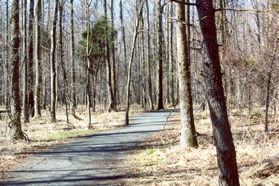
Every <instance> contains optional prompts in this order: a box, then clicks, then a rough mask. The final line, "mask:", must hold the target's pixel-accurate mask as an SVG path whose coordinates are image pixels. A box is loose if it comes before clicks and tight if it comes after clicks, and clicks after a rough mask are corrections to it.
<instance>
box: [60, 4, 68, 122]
mask: <svg viewBox="0 0 279 186" xmlns="http://www.w3.org/2000/svg"><path fill="white" fill-rule="evenodd" d="M63 16H64V0H61V1H60V4H59V50H60V52H59V54H60V63H61V68H62V72H63V86H64V87H63V102H64V104H65V115H66V122H67V123H69V115H68V101H67V96H68V95H67V92H68V91H67V90H68V82H67V72H66V68H65V63H64V60H63V56H64V50H63Z"/></svg>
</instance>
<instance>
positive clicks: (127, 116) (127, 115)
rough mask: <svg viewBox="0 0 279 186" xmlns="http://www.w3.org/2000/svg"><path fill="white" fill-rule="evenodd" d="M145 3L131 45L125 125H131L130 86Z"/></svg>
mask: <svg viewBox="0 0 279 186" xmlns="http://www.w3.org/2000/svg"><path fill="white" fill-rule="evenodd" d="M144 3H145V0H142V1H141V4H140V6H139V12H137V15H136V16H137V17H136V25H135V29H134V34H133V42H132V45H131V51H130V57H129V69H128V80H127V89H126V110H125V125H129V110H130V86H131V75H132V65H133V58H134V53H135V48H136V41H137V37H138V29H139V23H140V19H141V16H142V8H143V5H144Z"/></svg>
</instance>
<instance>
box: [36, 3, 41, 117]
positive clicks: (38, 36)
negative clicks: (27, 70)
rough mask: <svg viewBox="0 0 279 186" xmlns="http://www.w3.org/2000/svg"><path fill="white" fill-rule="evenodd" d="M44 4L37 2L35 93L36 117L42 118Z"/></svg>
mask: <svg viewBox="0 0 279 186" xmlns="http://www.w3.org/2000/svg"><path fill="white" fill-rule="evenodd" d="M41 6H42V2H41V0H38V1H37V5H36V33H35V50H36V52H35V69H36V78H35V92H34V102H35V117H41V99H40V97H41V95H40V94H41V82H42V77H41V58H42V57H41V19H42V7H41Z"/></svg>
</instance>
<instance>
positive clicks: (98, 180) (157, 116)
mask: <svg viewBox="0 0 279 186" xmlns="http://www.w3.org/2000/svg"><path fill="white" fill-rule="evenodd" d="M169 112H170V111H158V112H148V113H143V114H140V115H139V116H136V117H134V118H132V119H131V120H130V125H129V126H127V127H123V128H120V129H116V130H113V131H107V132H102V133H99V134H94V135H90V136H85V137H80V138H77V139H75V140H74V141H73V142H70V143H67V144H62V145H57V146H55V147H54V148H51V149H48V150H45V151H43V152H39V153H36V154H32V155H30V156H29V158H28V159H27V161H26V162H25V163H24V164H22V165H19V166H18V167H17V168H15V169H14V170H12V171H9V172H7V177H6V180H4V181H0V185H113V184H115V183H118V182H117V180H120V179H121V178H125V177H126V176H127V175H126V174H125V173H123V172H122V171H120V170H123V168H125V167H123V165H122V164H121V160H123V159H124V158H125V156H126V155H127V153H129V152H131V151H132V150H134V149H136V147H137V144H139V143H141V142H143V141H145V140H146V139H147V138H148V137H150V136H151V135H152V134H153V133H155V132H159V131H160V130H162V128H163V124H164V123H165V120H166V117H167V116H168V115H169Z"/></svg>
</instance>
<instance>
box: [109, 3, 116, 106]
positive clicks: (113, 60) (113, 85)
mask: <svg viewBox="0 0 279 186" xmlns="http://www.w3.org/2000/svg"><path fill="white" fill-rule="evenodd" d="M110 12H111V14H110V15H111V18H110V19H111V27H112V30H113V31H112V34H111V37H112V39H113V42H112V44H111V53H112V56H111V58H112V61H111V86H112V93H113V103H112V106H113V110H114V111H116V110H117V101H116V91H117V89H116V87H117V85H116V75H115V66H116V60H115V45H114V39H115V34H114V0H111V1H110Z"/></svg>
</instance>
